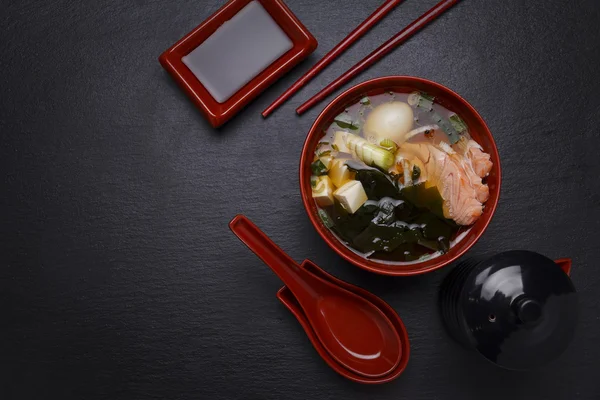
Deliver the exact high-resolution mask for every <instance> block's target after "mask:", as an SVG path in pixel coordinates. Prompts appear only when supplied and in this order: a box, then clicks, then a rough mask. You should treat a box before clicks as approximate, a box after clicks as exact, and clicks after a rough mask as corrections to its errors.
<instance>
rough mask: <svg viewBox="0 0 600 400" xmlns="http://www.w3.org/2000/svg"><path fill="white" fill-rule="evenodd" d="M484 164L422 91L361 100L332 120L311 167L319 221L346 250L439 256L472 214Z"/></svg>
mask: <svg viewBox="0 0 600 400" xmlns="http://www.w3.org/2000/svg"><path fill="white" fill-rule="evenodd" d="M491 168H492V162H491V161H490V156H489V155H488V154H486V153H485V152H483V150H482V148H481V146H480V145H479V144H478V143H476V142H475V141H474V140H473V139H471V136H470V135H469V128H468V126H467V125H466V124H465V122H464V121H463V120H462V118H461V117H460V115H457V114H455V113H454V112H452V110H449V109H447V108H445V107H444V106H442V105H440V104H439V103H437V102H436V100H435V98H434V97H432V96H429V95H428V94H427V93H422V92H414V93H402V92H384V93H380V94H377V95H370V96H366V97H364V98H362V99H361V100H360V101H358V102H356V103H355V104H353V105H351V106H350V107H348V108H347V109H346V110H345V111H344V112H342V113H341V114H340V115H338V116H337V117H336V118H335V119H334V121H333V122H332V123H331V125H330V126H329V127H328V128H327V130H326V131H325V132H324V136H323V137H322V139H321V140H320V141H319V143H318V145H317V148H316V150H315V155H314V160H313V163H312V164H311V169H312V176H311V187H312V196H313V199H314V200H315V202H316V205H317V208H318V212H319V216H320V217H321V220H322V221H323V223H324V224H325V226H326V227H327V228H329V229H330V230H331V231H332V232H333V233H334V234H335V235H336V236H337V237H338V238H339V239H340V240H341V241H342V242H343V243H345V244H346V246H347V247H349V248H350V249H351V250H353V251H354V252H356V253H359V254H361V255H363V256H364V257H366V258H369V259H373V260H383V261H386V262H395V263H399V264H401V263H406V262H417V261H422V260H425V259H428V258H431V257H436V256H438V255H440V254H443V253H445V252H447V251H448V250H449V249H450V248H451V247H452V246H453V245H455V244H456V243H457V242H458V241H460V239H461V238H462V237H463V236H464V233H466V232H467V231H468V229H469V228H470V226H471V225H472V224H473V223H475V221H476V220H477V219H478V218H479V217H480V216H481V214H482V212H483V208H484V204H485V202H486V201H487V199H488V197H489V189H488V187H487V184H486V182H485V181H486V177H487V175H488V174H489V172H490V170H491Z"/></svg>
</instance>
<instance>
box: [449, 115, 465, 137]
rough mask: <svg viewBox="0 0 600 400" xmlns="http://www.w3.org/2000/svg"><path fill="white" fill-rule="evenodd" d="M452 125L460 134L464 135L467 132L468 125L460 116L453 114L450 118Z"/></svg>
mask: <svg viewBox="0 0 600 400" xmlns="http://www.w3.org/2000/svg"><path fill="white" fill-rule="evenodd" d="M450 123H451V124H452V126H453V127H454V129H456V131H457V132H458V133H464V132H465V131H466V130H467V124H465V121H463V120H462V118H461V117H459V116H458V114H452V115H451V116H450Z"/></svg>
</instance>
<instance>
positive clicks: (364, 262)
mask: <svg viewBox="0 0 600 400" xmlns="http://www.w3.org/2000/svg"><path fill="white" fill-rule="evenodd" d="M382 84H383V85H382ZM398 84H408V85H409V86H410V84H418V85H424V86H433V87H435V88H436V89H437V90H439V91H442V92H444V93H445V94H446V95H448V97H452V98H454V99H455V100H457V101H458V102H462V103H463V104H462V105H463V106H464V107H466V108H467V109H468V111H469V112H470V113H472V115H473V116H474V117H475V118H476V119H477V120H478V122H479V123H480V124H481V126H482V127H483V129H482V130H481V132H480V134H481V135H483V136H486V137H487V139H489V141H490V143H491V145H492V146H491V148H490V149H489V150H490V152H491V153H492V154H491V155H492V158H494V157H495V159H496V160H498V162H497V163H495V165H494V168H496V176H497V189H496V192H497V196H496V198H495V201H493V202H491V203H490V201H488V202H486V203H485V204H486V209H489V210H490V211H489V217H488V218H487V220H485V221H484V224H483V226H480V227H479V228H478V229H477V231H475V232H473V234H471V233H470V232H472V230H470V231H469V233H467V236H465V237H464V238H463V239H462V240H466V238H467V237H469V236H470V237H472V239H471V240H470V243H469V244H467V245H465V246H463V248H461V249H460V250H458V251H457V252H456V253H454V254H452V255H450V256H447V254H444V255H441V256H438V257H435V258H432V259H429V260H424V261H422V262H415V263H410V264H406V265H402V266H400V268H398V269H393V270H392V269H386V268H385V267H386V263H385V262H375V261H373V260H369V259H367V258H364V257H362V256H360V255H358V254H356V253H353V252H352V251H348V252H344V251H342V248H344V249H347V246H346V245H345V244H343V243H342V242H341V241H340V240H339V239H337V238H335V237H330V236H329V235H328V234H327V233H328V232H329V230H328V229H327V228H326V227H325V226H323V225H322V224H321V221H320V220H319V218H318V217H317V215H316V213H313V212H311V207H310V206H311V204H310V201H311V200H312V196H310V190H311V189H310V184H309V183H308V181H309V180H310V176H307V175H308V173H307V169H306V168H305V161H304V160H307V159H308V157H307V153H308V152H309V148H308V147H309V142H310V140H311V139H312V138H313V137H314V136H315V135H316V134H318V133H319V129H318V128H319V126H320V124H321V123H322V121H323V120H324V119H326V118H327V116H328V114H329V113H330V112H331V111H332V110H333V109H334V108H336V107H339V105H340V103H342V102H344V101H346V99H347V98H350V97H353V96H358V95H360V93H361V92H365V91H367V90H369V89H374V88H381V87H385V86H386V85H387V86H390V87H391V86H398ZM299 176H300V194H301V197H302V203H303V205H304V210H305V211H306V213H307V214H308V218H309V219H310V221H311V223H312V225H313V227H314V228H315V229H316V231H317V232H318V233H319V235H320V236H321V238H322V239H323V240H324V241H325V243H327V245H328V246H329V247H330V248H331V249H333V250H334V251H335V252H336V253H337V254H338V255H339V256H341V257H342V258H343V259H345V260H346V261H348V262H350V263H352V264H354V265H355V266H357V267H359V268H362V269H364V270H367V271H370V272H374V273H377V274H381V275H389V276H413V275H421V274H425V273H427V272H431V271H434V270H437V269H440V268H442V267H444V266H446V265H448V264H450V263H452V262H454V261H456V260H457V259H458V258H460V257H461V256H463V255H464V254H465V253H466V252H467V251H469V250H470V249H471V248H472V247H473V246H474V245H475V243H477V241H478V240H479V239H480V238H481V236H482V235H483V233H484V232H485V231H486V230H487V228H488V226H489V224H490V222H491V221H492V219H493V217H494V214H495V213H496V208H497V206H498V202H499V200H500V192H501V186H502V169H501V166H500V156H499V154H498V148H497V146H496V142H495V141H494V137H493V135H492V133H491V131H490V129H489V127H488V125H487V124H486V122H485V120H484V119H483V118H482V117H481V115H480V114H479V113H478V112H477V110H476V109H475V108H474V107H473V106H472V105H471V104H470V103H469V102H468V101H466V100H465V99H464V98H462V97H461V96H460V95H459V94H458V93H456V92H455V91H453V90H452V89H450V88H448V87H446V86H444V85H441V84H439V83H437V82H434V81H431V80H428V79H425V78H420V77H415V76H408V75H390V76H383V77H378V78H373V79H369V80H366V81H364V82H361V83H359V84H357V85H354V86H352V87H350V88H349V89H347V90H345V91H344V92H342V93H341V94H340V95H338V96H337V97H335V98H334V99H333V100H332V101H331V102H329V104H327V106H326V107H325V108H324V109H323V111H321V112H320V113H319V115H318V116H317V118H316V119H315V121H314V123H313V124H312V126H311V127H310V129H309V131H308V134H307V135H306V139H305V141H304V145H303V147H302V152H301V155H300V164H299ZM490 200H491V199H490ZM473 235H474V236H473ZM390 265H393V264H387V268H389V266H390ZM404 267H409V268H404Z"/></svg>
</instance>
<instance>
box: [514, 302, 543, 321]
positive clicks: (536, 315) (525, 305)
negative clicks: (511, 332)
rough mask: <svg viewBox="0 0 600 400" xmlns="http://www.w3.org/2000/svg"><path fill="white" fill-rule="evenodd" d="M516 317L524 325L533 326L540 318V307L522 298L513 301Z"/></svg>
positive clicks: (536, 303)
mask: <svg viewBox="0 0 600 400" xmlns="http://www.w3.org/2000/svg"><path fill="white" fill-rule="evenodd" d="M514 310H515V312H516V314H517V317H518V318H519V319H520V320H521V322H523V323H525V324H533V323H535V322H538V321H539V320H540V319H541V318H542V306H541V305H540V303H538V302H537V301H535V300H533V299H530V298H527V297H523V298H520V299H517V300H516V301H515V305H514Z"/></svg>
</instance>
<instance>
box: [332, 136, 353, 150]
mask: <svg viewBox="0 0 600 400" xmlns="http://www.w3.org/2000/svg"><path fill="white" fill-rule="evenodd" d="M347 135H348V132H344V131H337V132H336V133H335V136H334V137H333V144H334V145H335V147H334V148H337V150H338V151H340V152H342V153H351V152H350V149H349V148H348V146H346V140H345V137H346V136H347ZM332 147H333V146H332Z"/></svg>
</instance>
